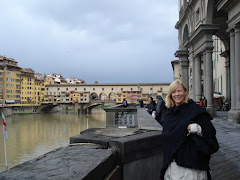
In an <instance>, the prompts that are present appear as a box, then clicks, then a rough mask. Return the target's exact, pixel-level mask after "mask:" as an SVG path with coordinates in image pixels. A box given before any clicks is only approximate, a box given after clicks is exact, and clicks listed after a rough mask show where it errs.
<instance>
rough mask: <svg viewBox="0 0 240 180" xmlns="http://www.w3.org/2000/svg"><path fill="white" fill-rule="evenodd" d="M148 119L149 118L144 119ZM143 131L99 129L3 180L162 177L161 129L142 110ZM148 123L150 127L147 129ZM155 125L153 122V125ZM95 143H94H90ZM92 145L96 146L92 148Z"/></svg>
mask: <svg viewBox="0 0 240 180" xmlns="http://www.w3.org/2000/svg"><path fill="white" fill-rule="evenodd" d="M141 117H145V118H141ZM138 121H139V122H138V124H141V127H140V128H139V127H138V128H125V129H119V128H117V129H116V128H101V129H99V128H96V129H89V130H85V131H84V132H82V133H81V134H80V135H77V136H74V137H72V138H71V139H70V142H71V145H69V146H68V147H65V148H59V149H57V150H55V151H52V152H50V153H47V154H45V155H43V156H41V157H39V158H36V159H34V160H32V161H28V162H26V163H24V164H22V165H19V166H16V167H14V168H12V169H10V170H9V171H6V172H3V173H1V174H0V178H2V179H4V178H5V179H14V178H17V177H19V176H21V177H22V179H29V178H31V179H49V178H50V179H58V180H60V179H66V177H69V178H67V179H103V177H104V178H107V179H111V178H114V177H115V179H121V178H122V177H123V178H124V179H136V178H135V177H138V179H140V180H141V179H146V178H147V177H158V176H159V167H160V165H161V162H162V160H161V157H162V156H161V152H162V151H161V141H160V140H159V139H160V138H161V126H160V125H159V124H158V123H157V122H156V121H155V120H154V119H152V117H151V116H150V115H149V114H148V113H147V112H146V111H145V109H139V111H138ZM144 122H146V127H144ZM149 122H152V123H149ZM86 143H91V144H86ZM91 145H92V146H91Z"/></svg>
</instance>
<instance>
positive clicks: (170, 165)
mask: <svg viewBox="0 0 240 180" xmlns="http://www.w3.org/2000/svg"><path fill="white" fill-rule="evenodd" d="M166 106H167V108H168V109H167V110H166V113H165V116H164V120H163V122H162V125H163V132H162V140H163V165H162V169H161V176H160V179H164V180H170V179H184V180H185V179H189V180H190V179H191V180H192V179H198V180H206V179H211V176H210V173H209V170H210V168H209V161H210V157H211V154H213V153H214V152H216V151H218V149H219V145H218V141H217V139H216V130H215V128H214V126H213V124H212V123H211V120H212V119H213V118H212V117H211V115H210V114H209V113H208V112H207V111H206V110H205V109H203V108H201V107H200V106H199V105H197V104H196V103H195V102H194V101H193V100H192V99H190V98H189V93H188V90H187V88H186V86H185V85H184V84H183V83H182V82H181V81H179V80H176V81H174V82H172V83H171V84H170V87H169V90H168V95H167V99H166Z"/></svg>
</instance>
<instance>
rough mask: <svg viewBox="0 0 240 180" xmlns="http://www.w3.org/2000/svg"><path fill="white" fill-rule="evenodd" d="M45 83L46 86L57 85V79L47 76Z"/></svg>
mask: <svg viewBox="0 0 240 180" xmlns="http://www.w3.org/2000/svg"><path fill="white" fill-rule="evenodd" d="M44 81H45V82H46V84H55V83H54V82H55V78H53V77H51V76H47V77H45V78H44Z"/></svg>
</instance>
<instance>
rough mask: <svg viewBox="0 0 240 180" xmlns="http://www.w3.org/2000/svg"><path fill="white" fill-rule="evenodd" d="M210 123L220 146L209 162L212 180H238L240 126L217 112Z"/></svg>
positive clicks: (239, 170)
mask: <svg viewBox="0 0 240 180" xmlns="http://www.w3.org/2000/svg"><path fill="white" fill-rule="evenodd" d="M217 115H218V116H217V118H214V120H213V121H212V123H213V125H214V126H215V128H216V130H217V139H218V142H219V145H220V149H219V151H218V152H216V153H215V154H213V155H212V158H211V161H210V168H211V175H212V179H213V180H240V124H236V123H234V122H229V121H228V120H227V112H217Z"/></svg>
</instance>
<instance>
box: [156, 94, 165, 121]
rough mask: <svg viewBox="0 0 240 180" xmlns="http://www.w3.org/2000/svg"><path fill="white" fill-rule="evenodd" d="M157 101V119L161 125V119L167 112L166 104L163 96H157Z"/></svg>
mask: <svg viewBox="0 0 240 180" xmlns="http://www.w3.org/2000/svg"><path fill="white" fill-rule="evenodd" d="M156 101H157V105H156V117H155V119H156V120H157V121H158V122H159V123H160V121H161V119H162V118H161V117H162V116H163V114H164V112H165V110H166V106H165V102H164V100H163V99H162V97H161V96H157V97H156Z"/></svg>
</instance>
